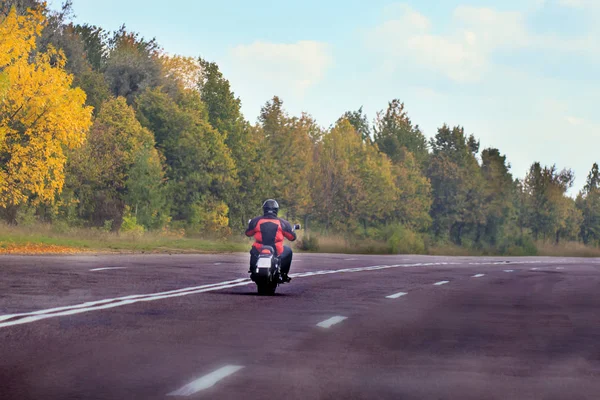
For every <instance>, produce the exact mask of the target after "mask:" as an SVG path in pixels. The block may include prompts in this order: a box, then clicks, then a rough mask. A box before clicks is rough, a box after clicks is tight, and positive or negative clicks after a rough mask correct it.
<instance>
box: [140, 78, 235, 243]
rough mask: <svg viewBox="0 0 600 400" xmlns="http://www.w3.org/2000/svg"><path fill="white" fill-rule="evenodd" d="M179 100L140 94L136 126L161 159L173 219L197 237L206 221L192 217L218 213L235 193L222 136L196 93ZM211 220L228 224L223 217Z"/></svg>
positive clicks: (231, 166) (232, 168) (157, 93)
mask: <svg viewBox="0 0 600 400" xmlns="http://www.w3.org/2000/svg"><path fill="white" fill-rule="evenodd" d="M179 100H180V101H179V103H177V102H175V101H174V100H173V99H172V98H171V97H170V96H169V95H167V94H166V93H163V92H162V91H161V90H160V89H159V88H156V89H152V90H147V91H145V92H144V93H142V94H141V95H140V96H139V97H138V98H137V100H136V104H137V111H138V116H139V119H140V122H141V123H142V125H143V126H145V127H147V128H148V129H150V130H152V131H153V132H154V133H155V137H156V142H157V146H158V148H159V149H160V151H161V152H162V153H163V154H164V156H165V161H166V164H167V177H168V178H169V181H170V190H171V194H172V200H173V219H174V220H175V221H183V222H185V223H187V224H188V228H189V230H190V231H198V232H199V231H201V230H202V229H205V228H206V226H204V225H198V224H199V223H200V221H205V222H207V221H208V220H207V219H202V218H200V217H198V216H199V215H208V214H206V213H207V212H209V211H210V210H211V209H212V208H214V207H217V208H220V209H224V208H223V207H224V206H226V200H227V199H228V198H230V197H231V193H232V192H234V191H236V190H237V186H238V181H237V179H236V175H237V173H236V168H235V163H234V161H233V159H232V157H231V152H230V150H229V148H228V147H227V145H226V144H225V139H224V137H223V135H222V134H221V133H220V132H219V131H217V130H216V129H214V128H213V127H212V126H211V125H210V123H209V122H208V120H207V113H206V110H205V109H204V103H203V102H202V101H201V99H200V95H199V93H197V92H194V91H189V92H186V93H185V94H184V95H182V97H181V98H180V99H179ZM226 208H227V210H229V208H228V207H226ZM206 218H208V217H206ZM210 218H213V217H210ZM213 219H214V220H215V221H216V220H218V221H221V222H223V221H225V220H227V223H229V222H228V218H225V219H224V218H221V217H219V218H216V217H214V218H213ZM203 223H204V222H203ZM221 228H222V227H221ZM221 228H219V229H221Z"/></svg>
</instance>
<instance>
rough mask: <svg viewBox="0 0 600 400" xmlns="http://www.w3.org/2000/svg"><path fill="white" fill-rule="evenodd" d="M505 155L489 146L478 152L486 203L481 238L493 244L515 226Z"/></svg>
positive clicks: (512, 190)
mask: <svg viewBox="0 0 600 400" xmlns="http://www.w3.org/2000/svg"><path fill="white" fill-rule="evenodd" d="M509 168H510V166H509V165H508V164H507V162H506V156H505V155H501V154H500V151H499V150H498V149H494V148H489V149H485V150H483V152H482V153H481V172H482V175H483V179H484V180H485V184H484V203H485V204H486V207H485V209H486V224H485V232H484V234H485V239H486V241H487V242H488V243H490V244H492V245H496V244H497V243H498V240H499V239H500V238H502V237H505V236H507V235H508V234H509V233H510V232H511V229H516V218H517V215H516V210H515V208H514V204H515V196H516V186H515V183H514V181H513V178H512V174H511V173H510V171H509Z"/></svg>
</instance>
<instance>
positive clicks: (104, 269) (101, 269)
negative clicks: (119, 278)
mask: <svg viewBox="0 0 600 400" xmlns="http://www.w3.org/2000/svg"><path fill="white" fill-rule="evenodd" d="M125 268H127V267H105V268H94V269H90V271H106V270H107V269H125Z"/></svg>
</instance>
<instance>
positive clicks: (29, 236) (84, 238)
mask: <svg viewBox="0 0 600 400" xmlns="http://www.w3.org/2000/svg"><path fill="white" fill-rule="evenodd" d="M250 243H251V242H250V241H248V240H244V239H242V238H240V239H238V240H235V239H229V240H217V239H205V238H188V237H181V236H176V235H165V234H160V233H144V234H142V235H139V234H115V233H109V232H103V231H98V230H91V229H69V230H68V231H67V232H55V231H54V230H53V227H52V226H49V225H36V226H34V227H28V228H23V227H13V226H6V225H0V254H48V253H50V254H53V253H57V254H73V253H86V252H94V253H96V252H100V253H103V252H108V253H173V252H176V253H228V252H238V251H248V249H249V246H250Z"/></svg>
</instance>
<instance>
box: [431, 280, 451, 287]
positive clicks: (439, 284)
mask: <svg viewBox="0 0 600 400" xmlns="http://www.w3.org/2000/svg"><path fill="white" fill-rule="evenodd" d="M446 283H450V281H439V282H436V283H434V285H435V286H441V285H445V284H446Z"/></svg>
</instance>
